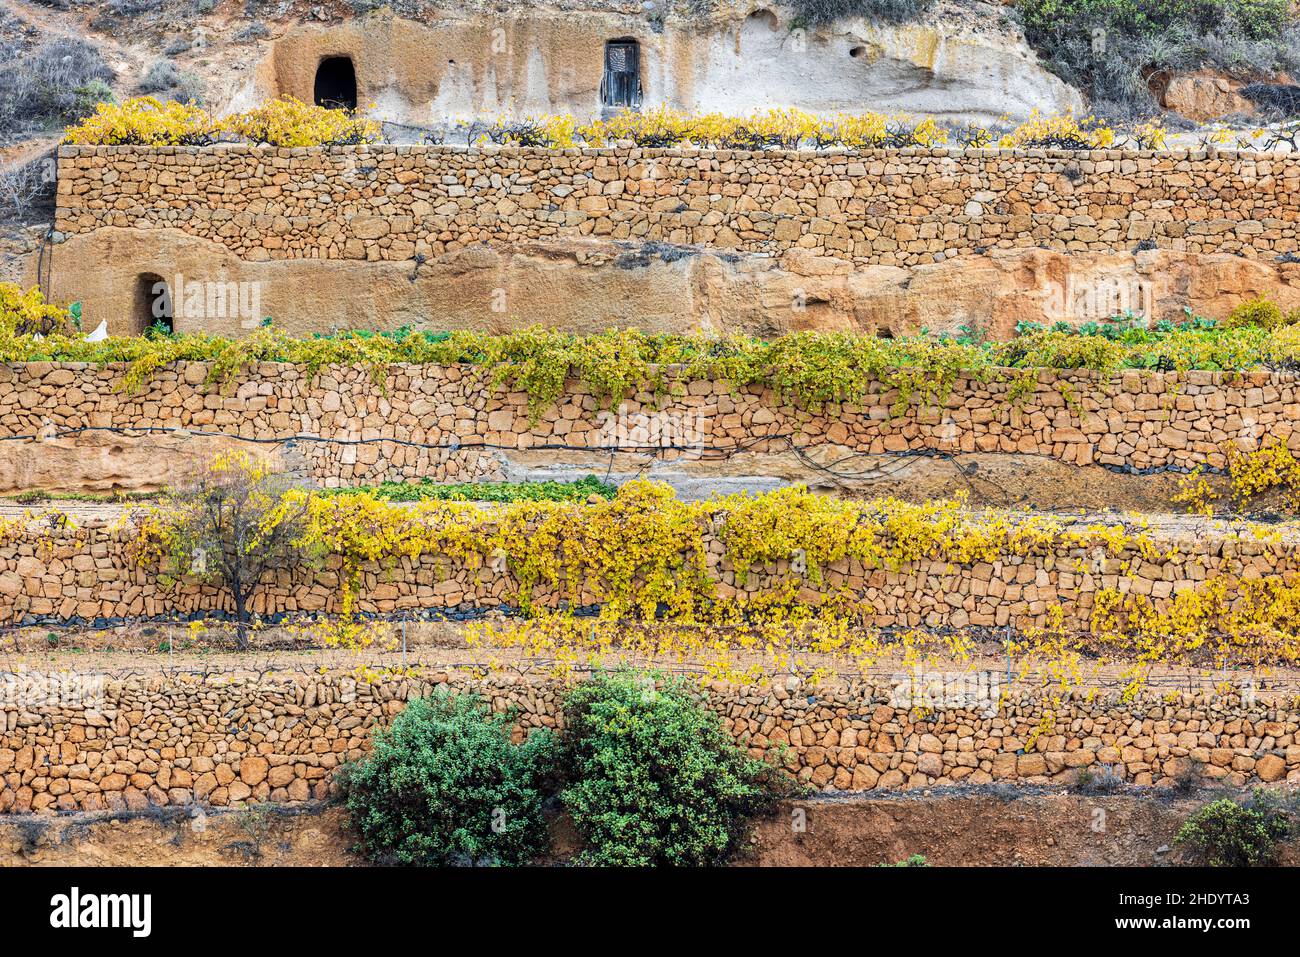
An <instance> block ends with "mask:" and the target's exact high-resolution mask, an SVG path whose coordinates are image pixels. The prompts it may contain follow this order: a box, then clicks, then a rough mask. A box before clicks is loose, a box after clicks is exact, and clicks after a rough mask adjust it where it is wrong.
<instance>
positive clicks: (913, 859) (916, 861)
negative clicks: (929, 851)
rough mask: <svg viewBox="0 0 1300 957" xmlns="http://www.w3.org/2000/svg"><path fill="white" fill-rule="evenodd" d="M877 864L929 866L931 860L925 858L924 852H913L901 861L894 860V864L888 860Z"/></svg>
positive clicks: (886, 865) (882, 865)
mask: <svg viewBox="0 0 1300 957" xmlns="http://www.w3.org/2000/svg"><path fill="white" fill-rule="evenodd" d="M876 866H877V867H929V866H930V862H929V861H927V860H926V859H925V855H924V854H913V855H911V856H910V857H905V858H903V859H902V860H901V861H894V863H892V864H890V863H889V862H888V861H885V862H883V863H881V864H877V865H876Z"/></svg>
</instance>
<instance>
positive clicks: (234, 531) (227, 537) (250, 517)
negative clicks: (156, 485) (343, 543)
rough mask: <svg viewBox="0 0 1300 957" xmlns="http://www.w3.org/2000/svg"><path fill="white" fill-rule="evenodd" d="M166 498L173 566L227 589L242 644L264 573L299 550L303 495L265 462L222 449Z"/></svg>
mask: <svg viewBox="0 0 1300 957" xmlns="http://www.w3.org/2000/svg"><path fill="white" fill-rule="evenodd" d="M170 498H171V503H170V504H171V505H172V506H173V510H171V512H170V514H171V519H170V520H169V522H168V527H169V535H168V537H169V540H170V553H171V561H172V566H173V569H174V570H175V572H177V573H179V574H182V575H193V576H195V577H198V578H203V579H207V580H210V581H216V582H219V583H220V584H221V585H222V586H224V587H225V588H226V589H227V590H228V591H229V592H230V596H231V598H232V599H233V601H234V605H235V632H236V637H237V639H238V642H239V646H240V648H247V647H248V625H249V621H250V615H249V605H250V603H251V601H252V598H253V595H254V594H255V593H256V591H257V589H258V588H259V587H260V586H261V584H262V579H263V578H264V577H265V575H266V573H267V572H268V571H269V570H270V569H273V568H281V567H284V566H286V565H289V564H292V563H293V562H294V561H295V560H296V559H297V557H298V556H299V545H298V541H299V539H301V537H302V532H303V529H304V524H305V518H306V511H307V503H306V497H305V496H303V495H301V494H299V493H296V492H295V490H294V487H293V483H292V482H291V480H290V479H289V477H288V476H287V475H285V474H283V473H276V472H272V471H271V470H270V468H269V467H268V466H267V465H266V463H265V462H262V461H260V460H257V459H253V458H251V457H249V456H247V455H245V454H243V453H227V454H223V455H220V456H218V457H217V458H215V459H214V460H213V461H212V462H211V463H210V464H209V466H208V467H207V468H206V469H204V470H203V471H202V472H200V473H199V474H198V475H197V476H195V477H194V478H193V479H192V480H191V481H190V482H189V483H188V484H186V485H184V486H182V487H180V488H177V489H174V490H172V492H171V494H170Z"/></svg>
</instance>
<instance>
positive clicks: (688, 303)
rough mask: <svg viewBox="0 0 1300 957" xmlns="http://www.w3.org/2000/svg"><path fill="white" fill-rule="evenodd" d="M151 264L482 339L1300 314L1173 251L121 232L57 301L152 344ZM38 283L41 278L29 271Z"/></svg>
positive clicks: (235, 324) (220, 325) (1261, 279)
mask: <svg viewBox="0 0 1300 957" xmlns="http://www.w3.org/2000/svg"><path fill="white" fill-rule="evenodd" d="M142 269H147V270H149V271H150V272H151V273H153V274H155V275H157V276H160V277H162V278H163V279H164V280H165V281H167V282H168V283H169V284H171V285H173V286H175V285H176V284H177V283H178V281H179V280H178V279H177V277H181V279H185V278H186V277H188V278H191V279H193V278H203V277H207V278H213V277H215V278H216V279H218V280H219V281H220V282H222V283H254V284H256V288H257V290H258V291H259V297H260V310H259V315H265V316H271V317H273V318H274V320H275V323H276V325H277V326H279V327H281V328H283V329H285V330H287V331H289V332H292V333H294V334H298V335H310V334H311V333H313V332H329V331H332V330H337V329H345V328H374V329H396V328H398V327H400V326H413V327H416V328H429V329H477V330H481V331H485V332H505V331H508V330H510V329H514V328H518V327H519V326H520V325H529V324H534V323H536V324H541V325H546V326H550V327H553V328H561V329H567V330H570V331H574V332H595V331H599V330H601V329H607V328H609V327H611V326H620V327H630V326H635V327H637V328H641V329H644V330H646V331H653V332H690V331H705V332H715V333H725V332H741V333H747V334H750V335H756V336H771V335H779V334H781V333H784V332H790V331H797V330H829V329H857V330H862V331H866V332H876V333H882V334H884V333H887V334H889V335H895V336H897V335H906V334H909V333H916V332H919V331H920V330H921V329H922V328H926V329H929V330H931V331H932V332H942V331H954V330H957V329H958V328H960V327H961V326H969V327H971V328H975V329H979V330H982V331H983V332H984V334H985V335H987V336H989V337H991V338H1008V337H1010V336H1011V335H1012V334H1013V333H1014V332H1015V327H1016V323H1018V322H1021V321H1025V322H1038V323H1044V324H1050V323H1055V322H1060V321H1065V322H1071V323H1081V322H1086V321H1090V320H1101V319H1105V318H1108V317H1109V316H1111V315H1114V314H1116V313H1118V312H1123V311H1124V310H1125V309H1130V308H1131V309H1133V311H1134V312H1140V311H1141V312H1145V313H1146V314H1147V315H1149V316H1150V317H1152V318H1155V319H1161V318H1167V319H1174V320H1177V319H1181V318H1182V317H1183V310H1184V308H1185V307H1186V308H1190V309H1192V310H1193V311H1194V312H1196V313H1198V314H1201V315H1206V316H1210V317H1215V318H1221V317H1223V316H1225V315H1227V313H1228V312H1230V311H1231V310H1232V309H1233V308H1234V307H1235V306H1236V305H1238V304H1239V303H1240V302H1242V301H1243V300H1245V299H1252V298H1255V297H1257V296H1262V295H1268V296H1270V297H1272V298H1274V299H1276V300H1277V301H1278V302H1279V303H1281V304H1282V305H1283V307H1284V308H1291V307H1293V306H1300V263H1291V262H1275V261H1273V260H1266V259H1245V258H1243V257H1240V256H1232V255H1226V254H1217V255H1197V254H1194V253H1185V252H1179V251H1175V250H1164V249H1153V250H1147V251H1142V252H1117V253H1073V254H1070V253H1065V252H1061V251H1055V250H1046V249H1038V248H1029V249H1012V250H994V251H992V252H991V253H989V254H986V255H972V256H960V257H957V258H955V259H950V260H945V261H944V262H941V263H932V264H928V265H923V266H914V267H910V268H905V267H900V266H867V267H864V268H861V269H859V270H856V271H855V270H853V269H852V268H851V267H850V266H849V265H848V264H847V263H844V262H841V261H837V260H833V259H829V258H827V257H822V256H816V255H811V254H809V253H807V251H804V250H794V251H791V252H789V253H787V254H786V255H785V256H783V257H781V258H769V257H765V256H753V255H750V256H745V255H738V254H731V253H725V252H720V251H718V250H709V249H701V248H697V247H681V246H672V245H667V244H643V243H633V242H614V241H598V240H574V241H568V242H555V243H544V242H532V243H523V244H519V245H517V246H513V247H510V248H505V249H501V248H489V247H487V246H471V247H469V248H466V249H462V250H459V251H457V252H453V253H448V254H446V255H443V256H439V257H437V258H435V259H432V260H430V261H428V262H425V263H423V264H421V265H419V266H418V267H417V266H416V265H414V264H412V263H396V262H364V261H354V260H332V261H323V260H311V259H298V260H282V261H278V262H262V263H252V262H246V261H244V260H242V259H240V258H239V257H237V256H235V255H234V254H233V253H231V252H230V251H229V250H227V249H225V248H224V247H223V246H221V245H219V244H218V243H215V242H211V241H209V240H204V239H199V238H197V237H194V236H189V235H187V234H185V233H182V232H180V231H179V230H149V231H145V230H138V229H125V228H117V227H109V228H106V229H100V230H97V231H95V232H94V233H90V234H85V235H81V236H71V237H69V238H68V240H67V242H65V243H62V244H60V245H58V246H56V247H54V253H53V264H52V269H51V272H50V275H51V276H52V278H53V283H52V287H51V288H52V295H53V297H54V298H55V299H56V300H59V301H65V300H73V299H79V300H80V301H81V302H82V304H83V309H84V315H85V316H86V321H87V322H88V323H89V324H90V325H91V326H92V327H93V326H94V325H98V323H99V321H100V320H101V319H104V320H106V321H107V322H108V326H109V329H110V330H111V331H113V332H115V333H130V332H133V331H138V330H136V329H135V326H136V325H138V324H139V323H138V322H137V320H136V318H135V315H134V313H135V310H136V306H137V304H136V302H135V295H136V290H137V287H138V278H137V277H138V274H139V272H140V271H141V270H142ZM27 281H28V282H29V283H35V282H36V281H37V276H36V271H35V259H32V260H31V264H30V272H29V275H28V276H27ZM177 327H178V328H182V327H183V328H185V329H186V330H188V331H202V332H210V333H217V334H222V335H240V334H242V333H243V332H244V328H243V324H242V320H240V319H239V318H238V317H235V316H231V315H226V316H211V317H200V318H189V317H187V318H185V319H184V320H178V322H177Z"/></svg>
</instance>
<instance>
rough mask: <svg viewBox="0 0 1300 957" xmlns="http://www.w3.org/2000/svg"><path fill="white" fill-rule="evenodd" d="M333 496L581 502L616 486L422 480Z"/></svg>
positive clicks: (591, 480)
mask: <svg viewBox="0 0 1300 957" xmlns="http://www.w3.org/2000/svg"><path fill="white" fill-rule="evenodd" d="M330 491H331V493H332V494H334V495H358V494H361V493H363V492H370V493H371V494H373V495H374V496H375V497H376V498H382V499H386V500H388V501H390V502H424V501H442V502H585V501H587V500H588V499H589V498H591V496H593V495H597V496H599V497H600V498H606V499H609V498H613V497H614V495H615V494H616V493H617V492H618V486H616V485H610V484H609V483H607V482H602V481H601V480H600V479H598V478H596V476H594V475H587V476H584V477H583V478H580V479H574V480H573V481H569V482H554V481H552V482H458V483H454V484H441V483H438V482H433V481H430V480H429V479H427V478H422V479H420V481H418V482H381V483H379V484H378V485H374V486H364V485H361V486H353V487H350V488H340V489H333V490H330Z"/></svg>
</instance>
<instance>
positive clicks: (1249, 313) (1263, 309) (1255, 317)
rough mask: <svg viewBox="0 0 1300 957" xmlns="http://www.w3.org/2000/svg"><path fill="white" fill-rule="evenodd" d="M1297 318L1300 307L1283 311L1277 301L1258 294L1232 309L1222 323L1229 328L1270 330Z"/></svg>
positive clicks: (1286, 324)
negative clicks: (1225, 320) (1255, 327)
mask: <svg viewBox="0 0 1300 957" xmlns="http://www.w3.org/2000/svg"><path fill="white" fill-rule="evenodd" d="M1297 320H1300V309H1293V310H1292V311H1291V312H1289V313H1284V312H1283V311H1282V307H1281V306H1279V305H1278V304H1277V303H1275V302H1273V301H1272V300H1271V299H1269V298H1267V297H1266V296H1260V297H1259V298H1257V299H1250V300H1247V301H1246V302H1243V303H1242V304H1241V305H1239V306H1238V307H1237V308H1236V309H1234V310H1232V312H1230V313H1229V314H1228V319H1227V322H1225V323H1224V325H1226V326H1228V328H1230V329H1236V328H1240V327H1242V326H1257V327H1258V328H1260V329H1268V330H1270V331H1272V330H1275V329H1280V328H1282V327H1283V326H1289V325H1294V324H1295V322H1296V321H1297Z"/></svg>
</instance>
